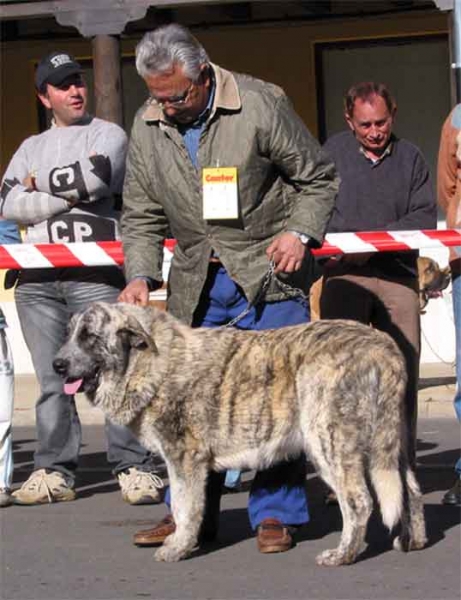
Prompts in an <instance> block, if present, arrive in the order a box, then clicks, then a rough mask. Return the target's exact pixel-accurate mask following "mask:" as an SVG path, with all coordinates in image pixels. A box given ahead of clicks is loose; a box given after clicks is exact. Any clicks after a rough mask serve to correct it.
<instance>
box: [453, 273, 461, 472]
mask: <svg viewBox="0 0 461 600" xmlns="http://www.w3.org/2000/svg"><path fill="white" fill-rule="evenodd" d="M452 291H453V314H454V322H455V352H456V356H455V360H456V393H455V398H454V405H455V412H456V416H457V417H458V421H460V422H461V275H458V276H457V277H453V285H452ZM455 471H456V473H458V475H459V476H460V477H461V458H459V459H458V462H457V463H456V466H455Z"/></svg>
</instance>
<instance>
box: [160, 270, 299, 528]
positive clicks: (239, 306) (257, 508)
mask: <svg viewBox="0 0 461 600" xmlns="http://www.w3.org/2000/svg"><path fill="white" fill-rule="evenodd" d="M246 306H247V300H246V298H245V296H244V294H243V291H242V289H241V288H240V287H239V286H238V285H237V284H236V283H235V282H234V281H232V279H231V278H230V277H229V276H228V274H227V272H226V270H225V269H224V267H223V266H220V264H219V263H217V264H213V263H212V264H211V266H210V271H209V276H208V280H207V283H206V285H205V288H204V290H203V293H202V297H201V301H200V304H199V307H198V309H197V311H196V314H195V318H194V323H193V325H194V326H195V327H199V326H201V327H220V326H222V325H225V324H226V323H228V322H229V321H231V320H232V319H234V318H235V317H237V316H238V315H240V314H241V313H242V311H243V310H244V309H245V307H246ZM308 321H309V307H308V305H307V303H306V302H304V301H303V300H301V299H293V300H283V301H280V302H272V303H261V304H259V305H257V306H256V307H252V308H251V310H250V312H249V313H248V314H246V315H245V317H243V318H242V319H241V320H240V321H239V322H238V323H237V324H236V327H238V328H239V329H250V330H257V331H261V330H263V329H275V328H278V327H285V326H288V325H299V324H301V323H307V322H308ZM306 351H307V350H306ZM224 477H225V473H214V472H211V473H210V474H209V477H208V484H207V499H206V511H205V522H206V521H207V520H211V521H214V522H216V520H217V513H218V512H219V503H220V499H221V488H222V485H223V482H224ZM305 480H306V459H305V457H304V456H302V457H300V458H298V459H297V460H291V461H285V462H283V463H279V464H277V465H275V466H274V467H271V468H269V469H267V470H265V471H258V472H257V473H256V475H255V478H254V480H253V483H252V486H251V490H250V497H249V502H248V514H249V518H250V524H251V527H252V528H253V529H256V528H257V527H258V525H259V524H260V523H261V521H263V520H264V519H266V518H268V517H272V518H275V519H278V520H279V521H281V522H282V523H283V524H284V525H302V524H303V523H306V522H307V521H309V512H308V507H307V496H306V489H305ZM165 501H166V502H167V504H169V489H168V491H167V495H166V497H165Z"/></svg>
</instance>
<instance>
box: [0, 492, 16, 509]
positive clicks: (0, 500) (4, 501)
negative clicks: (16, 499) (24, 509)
mask: <svg viewBox="0 0 461 600" xmlns="http://www.w3.org/2000/svg"><path fill="white" fill-rule="evenodd" d="M10 504H13V499H12V498H11V490H9V489H8V488H0V508H5V506H9V505H10Z"/></svg>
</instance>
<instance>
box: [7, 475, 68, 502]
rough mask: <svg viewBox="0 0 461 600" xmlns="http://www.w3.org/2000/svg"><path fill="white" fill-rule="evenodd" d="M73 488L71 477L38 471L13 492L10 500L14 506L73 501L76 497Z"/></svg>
mask: <svg viewBox="0 0 461 600" xmlns="http://www.w3.org/2000/svg"><path fill="white" fill-rule="evenodd" d="M73 486H74V482H73V480H72V478H71V477H68V476H66V475H64V474H63V473H60V472H59V471H47V470H46V469H39V470H38V471H34V472H33V473H32V475H31V476H30V477H29V479H28V480H27V481H25V482H24V483H23V484H22V486H21V487H20V488H19V489H18V490H16V491H15V492H13V494H12V498H13V502H14V503H15V504H24V505H33V504H51V503H52V502H69V501H70V500H75V498H76V496H77V495H76V493H75V490H74V487H73Z"/></svg>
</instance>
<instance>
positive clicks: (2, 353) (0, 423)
mask: <svg viewBox="0 0 461 600" xmlns="http://www.w3.org/2000/svg"><path fill="white" fill-rule="evenodd" d="M2 316H3V315H2V310H1V309H0V321H2ZM13 401H14V367H13V354H12V352H11V346H10V344H9V341H8V337H7V335H6V323H5V324H2V322H0V489H4V490H9V489H10V488H11V482H12V480H13V439H12V433H11V424H12V421H13Z"/></svg>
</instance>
